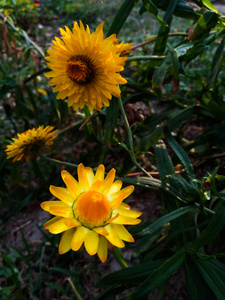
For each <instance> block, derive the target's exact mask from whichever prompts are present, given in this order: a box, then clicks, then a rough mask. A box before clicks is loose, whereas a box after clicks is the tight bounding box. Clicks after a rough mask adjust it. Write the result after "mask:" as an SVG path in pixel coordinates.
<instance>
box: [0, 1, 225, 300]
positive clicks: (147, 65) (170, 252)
mask: <svg viewBox="0 0 225 300" xmlns="http://www.w3.org/2000/svg"><path fill="white" fill-rule="evenodd" d="M193 2H194V4H193V5H190V4H188V3H186V2H185V1H183V0H176V1H175V0H173V1H172V0H171V1H165V0H158V1H156V0H142V1H138V0H125V1H124V2H123V4H122V5H121V7H120V8H119V10H118V11H117V13H116V15H115V17H114V19H113V21H112V24H111V26H110V27H109V30H108V32H107V35H108V36H109V35H111V34H112V33H116V34H117V35H119V33H120V32H122V30H123V29H124V28H126V26H128V25H129V24H128V21H127V20H129V17H130V15H131V14H132V11H133V10H134V9H139V13H140V19H139V20H138V21H139V23H140V24H141V18H144V17H146V16H147V18H155V20H156V22H157V24H158V34H157V35H156V36H146V37H145V40H144V41H143V43H142V44H141V45H139V51H138V55H137V56H135V57H134V55H133V56H130V57H129V58H128V62H127V65H126V66H127V67H126V72H127V74H128V75H127V77H128V76H129V78H128V83H127V85H126V86H125V87H123V88H122V95H123V104H124V106H125V108H126V111H127V117H128V120H129V122H130V125H132V126H131V130H132V133H133V140H134V149H135V153H136V159H137V161H138V162H139V163H140V164H143V162H146V161H147V163H146V165H145V167H146V168H147V171H149V172H151V171H157V174H158V176H159V179H154V178H149V177H138V178H134V179H131V178H127V177H125V178H122V180H123V182H124V183H128V184H134V185H136V186H139V187H140V188H143V189H150V190H152V189H154V190H156V191H157V192H158V195H159V197H160V198H161V200H162V205H163V207H164V209H165V213H164V214H163V215H162V216H161V217H159V218H158V219H156V220H145V221H144V222H142V223H141V224H140V225H138V226H136V227H135V228H132V229H131V230H130V231H131V233H132V235H133V236H134V237H135V240H136V241H137V247H136V248H135V250H134V251H133V266H132V267H128V268H125V269H122V270H119V271H116V272H113V273H111V274H109V275H107V276H106V277H105V278H103V279H101V280H100V281H99V282H98V283H97V286H98V287H99V288H102V292H101V293H100V294H99V295H98V296H97V297H96V299H116V297H118V296H119V295H120V294H121V293H122V295H124V291H125V290H126V289H129V290H130V288H131V287H133V292H132V293H131V294H130V295H128V293H127V295H128V296H126V299H145V298H146V297H147V295H149V294H150V293H152V292H154V291H156V290H157V299H163V297H164V294H165V288H166V284H167V281H168V280H169V278H170V277H171V276H172V274H173V273H174V272H175V271H176V270H178V269H180V268H182V269H183V271H184V274H185V280H186V291H187V297H188V299H196V300H198V299H224V298H225V292H224V291H225V286H224V285H225V284H224V282H225V281H224V279H225V276H224V274H225V265H224V263H223V259H224V257H225V254H224V253H219V254H218V253H217V252H218V251H217V249H218V248H219V247H218V241H220V239H221V232H222V230H223V229H224V225H225V218H224V216H225V205H224V200H225V193H224V180H225V177H224V162H223V160H221V161H219V159H220V158H222V157H223V153H222V152H223V151H224V146H225V144H224V143H225V142H224V141H225V135H224V132H225V131H224V127H225V121H224V120H225V103H224V100H223V95H224V90H225V84H224V82H225V81H224V72H223V70H224V45H225V23H224V22H225V17H224V16H223V15H221V14H220V13H219V12H218V11H217V10H216V9H215V8H214V6H213V5H212V4H211V2H210V1H209V0H195V1H193ZM46 3H47V4H48V5H49V7H50V6H51V5H52V4H53V2H52V1H50V0H49V1H46ZM54 3H55V1H54ZM60 3H61V4H60ZM60 5H61V6H60ZM101 5H104V3H103V4H101ZM54 7H55V10H57V11H61V10H63V9H64V11H65V13H66V14H67V15H68V12H69V11H70V12H71V11H72V12H73V9H70V8H69V4H68V3H66V1H61V2H60V1H57V5H55V6H54ZM71 7H72V6H71ZM0 9H1V7H0ZM43 9H44V8H43ZM106 9H107V8H106V6H105V10H106ZM160 10H162V11H164V12H163V13H162V12H161V11H160ZM88 11H90V7H89V8H88ZM86 14H87V11H86ZM84 15H85V14H84ZM14 16H15V14H14ZM177 17H179V20H182V22H187V23H185V24H188V25H187V26H186V27H185V30H183V31H182V32H180V31H177V30H176V28H175V30H174V26H173V22H175V20H176V18H177ZM21 19H22V16H17V19H16V18H15V19H13V20H14V22H17V24H22V22H20V21H19V20H21ZM144 20H146V19H144ZM146 22H147V21H146ZM65 25H66V24H65ZM0 35H1V37H2V49H3V51H2V54H0V55H1V62H0V71H1V73H2V75H3V76H2V77H1V78H0V98H1V104H0V105H1V107H0V109H1V110H2V112H3V114H2V116H1V118H0V133H1V136H2V138H0V142H1V145H2V146H3V147H4V145H5V144H6V143H8V142H9V140H10V139H11V137H12V136H15V134H16V133H18V132H23V131H25V130H27V129H29V128H31V127H34V126H38V125H42V124H44V125H55V126H57V127H58V128H59V129H61V133H66V134H65V135H63V134H62V135H60V136H59V140H58V144H57V142H56V146H55V148H54V149H53V150H52V152H51V155H52V157H54V158H57V159H60V160H62V161H67V162H83V163H84V164H85V165H90V166H93V167H96V163H102V162H104V164H105V165H106V167H110V168H111V167H112V164H114V166H115V167H116V168H117V171H118V172H117V174H118V175H119V176H121V177H122V176H124V175H127V174H128V173H130V172H132V171H133V170H135V171H137V170H136V169H135V168H134V165H133V163H132V159H131V156H132V153H131V151H130V150H129V140H128V138H127V133H126V131H124V130H123V127H124V124H123V120H122V118H121V114H120V110H119V107H118V103H117V101H116V100H115V99H114V100H112V101H111V104H110V107H109V108H104V109H102V110H101V112H99V113H97V114H92V115H90V112H89V111H88V110H84V112H76V113H75V112H72V111H71V110H70V109H68V107H67V105H66V103H64V102H63V101H60V102H57V101H56V98H55V95H54V94H53V93H52V91H51V88H49V87H47V81H46V79H44V76H43V74H44V72H45V71H46V70H47V68H46V66H45V62H44V53H43V51H42V50H41V48H40V47H39V46H38V45H37V44H36V43H34V42H33V40H32V39H31V38H30V37H29V36H28V35H27V33H26V31H25V30H24V29H21V28H19V27H15V26H14V25H13V22H12V20H8V21H7V20H4V18H2V21H1V23H0ZM130 41H132V32H131V33H130V36H129V42H130ZM140 49H141V50H140ZM133 53H135V50H134V52H133ZM156 104H157V105H159V106H160V111H157V110H156V111H155V109H154V107H155V105H156ZM138 107H144V110H147V113H148V114H147V116H146V112H145V111H143V112H142V113H140V111H139V110H138ZM87 119H88V120H89V121H88V122H86V120H87ZM191 122H195V123H194V124H197V126H198V125H199V124H204V126H203V131H202V132H201V133H200V134H198V135H197V136H196V137H193V138H192V136H191V137H186V136H185V129H186V128H187V127H188V126H189V124H191ZM62 144H63V148H62V146H60V145H62ZM90 152H91V153H92V155H91V156H90V154H89V153H90ZM1 157H2V159H1V162H0V172H1V174H4V178H3V176H1V178H2V180H1V182H0V188H1V190H0V196H1V197H2V199H8V200H7V201H4V200H2V204H4V210H3V214H4V212H5V208H7V210H6V211H7V213H8V214H7V217H8V216H10V214H12V211H10V208H11V207H12V205H13V207H14V213H18V212H19V211H21V210H23V209H25V208H26V207H27V205H28V204H29V203H31V200H32V199H34V198H38V199H48V197H49V196H48V195H47V192H46V191H47V189H48V186H49V184H52V182H53V180H54V183H55V178H54V174H55V172H56V171H57V172H58V171H59V169H57V167H56V166H55V165H51V166H50V167H49V168H48V169H47V170H46V163H45V162H42V161H38V164H37V163H36V162H34V163H32V164H31V166H30V167H27V166H26V168H24V164H20V163H15V164H13V165H11V162H9V161H7V160H6V157H5V154H4V151H2V154H1ZM189 157H191V161H192V162H191V161H190V159H189ZM143 158H144V159H143ZM118 162H120V164H119V163H118ZM204 165H207V166H209V167H210V171H209V172H208V173H207V174H203V175H202V176H201V178H199V177H198V176H197V174H196V170H197V167H198V166H200V167H201V166H204ZM180 166H181V167H180ZM41 170H42V171H41ZM43 170H45V171H44V172H43ZM219 173H220V174H221V175H218V174H219ZM40 174H41V175H40ZM43 174H45V175H44V176H43ZM31 178H38V181H39V182H38V187H37V186H35V185H34V184H33V186H35V189H34V188H33V186H30V187H29V184H28V183H30V182H31V181H32V180H31ZM24 186H25V187H26V188H24ZM9 191H11V192H9ZM18 202H19V204H18ZM3 214H2V220H4V221H5V220H6V218H4V216H3ZM2 224H3V221H2ZM43 234H44V233H43ZM2 235H4V230H3V232H2ZM44 238H45V239H46V241H47V243H49V244H50V245H51V247H52V249H53V252H52V253H51V254H50V257H54V256H55V255H56V246H55V244H56V242H55V240H52V239H51V238H49V236H48V235H46V234H44ZM23 242H24V247H25V250H26V253H27V254H26V255H24V254H23V253H22V252H20V250H18V249H16V248H14V249H13V251H11V252H10V253H9V254H7V252H6V250H4V251H3V252H2V262H3V268H2V269H1V273H0V277H2V278H4V284H6V285H5V287H4V288H1V287H0V295H1V296H2V297H3V299H10V298H9V297H10V295H12V293H14V295H16V296H17V297H20V298H21V299H23V293H24V291H23V288H22V286H23V285H24V282H23V279H22V278H21V273H20V272H19V270H18V268H17V266H16V262H17V260H18V259H20V260H22V261H24V263H25V264H26V265H27V266H28V267H27V269H26V270H28V273H29V274H30V277H29V278H30V281H29V283H28V284H27V286H28V290H29V293H28V295H29V296H30V297H36V298H40V299H42V298H43V295H42V292H41V289H40V288H41V286H42V283H43V280H44V279H43V277H45V279H46V278H47V276H48V272H47V270H44V271H43V269H44V267H43V256H44V253H45V246H46V244H45V243H41V244H40V245H39V248H38V250H37V251H36V252H34V253H32V252H31V249H30V246H29V243H28V242H27V241H26V239H25V238H24V237H23ZM128 246H129V245H128ZM219 249H220V248H219ZM32 257H33V258H35V259H36V260H38V262H39V265H38V270H39V274H38V275H37V280H36V283H35V284H34V283H33V281H32V259H33V258H32ZM49 260H50V258H49ZM48 263H49V262H45V264H47V265H48ZM66 263H67V262H66V261H64V264H62V265H60V266H59V267H58V268H55V269H54V268H51V272H52V273H54V272H58V273H59V274H61V275H62V274H63V275H62V276H69V277H71V279H72V281H73V283H74V285H75V286H76V287H77V289H78V290H79V293H80V294H82V288H81V285H80V283H79V278H78V274H77V273H76V272H75V271H74V270H73V269H71V270H66V268H67V267H66ZM50 275H51V274H50ZM47 285H48V286H49V287H50V288H52V289H53V290H54V289H55V290H57V291H58V292H59V293H61V294H62V295H64V296H70V293H69V288H70V286H69V284H68V283H67V285H66V286H65V288H63V287H62V286H60V285H58V284H55V285H54V284H53V283H52V282H47ZM25 286H26V285H25ZM7 297H8V298H7ZM121 297H122V296H121ZM36 298H35V299H36ZM78 298H79V297H78Z"/></svg>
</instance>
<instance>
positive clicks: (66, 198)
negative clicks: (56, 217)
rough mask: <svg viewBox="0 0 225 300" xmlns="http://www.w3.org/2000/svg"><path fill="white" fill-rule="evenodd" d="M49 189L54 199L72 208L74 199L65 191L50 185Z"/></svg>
mask: <svg viewBox="0 0 225 300" xmlns="http://www.w3.org/2000/svg"><path fill="white" fill-rule="evenodd" d="M49 189H50V192H51V193H52V195H54V196H55V197H56V198H58V199H60V200H62V201H63V202H64V203H65V204H68V205H70V206H72V204H73V202H74V200H75V199H74V198H73V197H72V196H71V195H70V193H69V191H68V190H67V189H65V188H61V187H57V186H54V185H50V188H49Z"/></svg>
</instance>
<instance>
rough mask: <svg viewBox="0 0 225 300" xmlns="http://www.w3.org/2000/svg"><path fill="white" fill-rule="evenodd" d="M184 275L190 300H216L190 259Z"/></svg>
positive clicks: (187, 261)
mask: <svg viewBox="0 0 225 300" xmlns="http://www.w3.org/2000/svg"><path fill="white" fill-rule="evenodd" d="M184 274H185V281H186V288H187V295H188V299H190V300H199V299H210V300H215V298H214V297H213V294H212V292H211V290H210V289H209V287H208V286H207V284H206V282H205V280H204V279H203V277H202V276H201V274H200V272H199V271H198V269H197V268H196V266H195V264H194V263H193V261H192V260H191V259H190V258H189V259H188V258H187V259H186V260H185V263H184Z"/></svg>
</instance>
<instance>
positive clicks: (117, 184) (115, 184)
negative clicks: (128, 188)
mask: <svg viewBox="0 0 225 300" xmlns="http://www.w3.org/2000/svg"><path fill="white" fill-rule="evenodd" d="M121 187H122V180H116V181H114V182H113V184H112V186H111V189H110V191H109V192H108V195H111V194H114V193H116V192H118V191H119V190H120V189H121Z"/></svg>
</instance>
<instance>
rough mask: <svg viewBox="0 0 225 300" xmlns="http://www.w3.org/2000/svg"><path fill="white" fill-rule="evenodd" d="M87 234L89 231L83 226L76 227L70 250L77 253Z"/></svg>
mask: <svg viewBox="0 0 225 300" xmlns="http://www.w3.org/2000/svg"><path fill="white" fill-rule="evenodd" d="M88 232H89V229H88V228H86V227H83V226H80V227H77V229H76V231H75V233H74V236H73V239H72V242H71V248H72V250H74V251H77V250H79V249H80V247H81V246H82V244H83V242H84V240H85V239H86V236H87V234H88Z"/></svg>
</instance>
